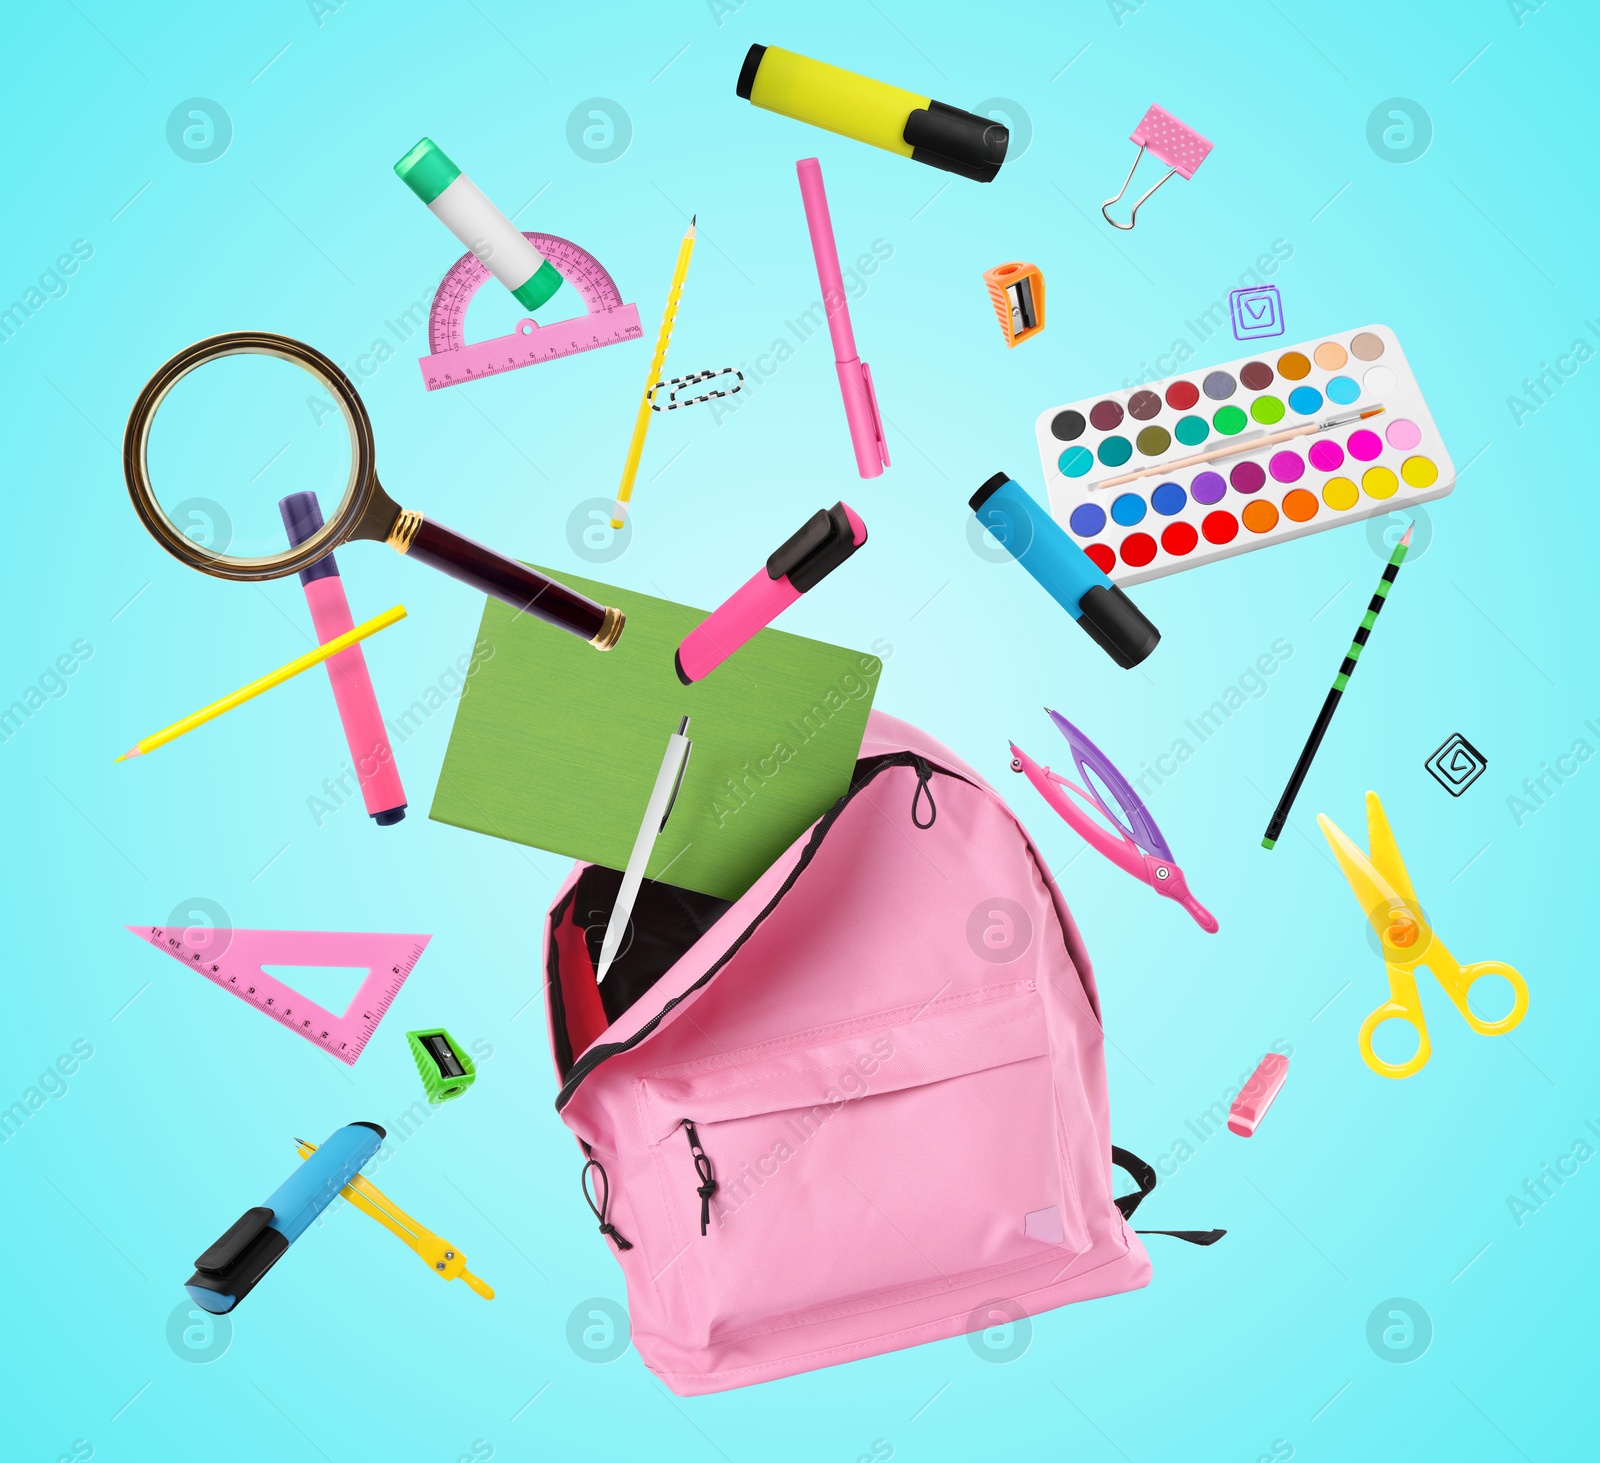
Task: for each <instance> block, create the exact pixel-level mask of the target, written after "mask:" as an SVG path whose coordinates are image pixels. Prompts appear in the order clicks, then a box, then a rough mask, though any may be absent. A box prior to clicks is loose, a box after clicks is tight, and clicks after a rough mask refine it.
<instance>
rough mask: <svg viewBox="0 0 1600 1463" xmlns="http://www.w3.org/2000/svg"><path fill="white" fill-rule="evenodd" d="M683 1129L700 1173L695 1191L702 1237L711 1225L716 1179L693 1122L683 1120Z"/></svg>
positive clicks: (695, 1165) (696, 1170) (695, 1166)
mask: <svg viewBox="0 0 1600 1463" xmlns="http://www.w3.org/2000/svg"><path fill="white" fill-rule="evenodd" d="M683 1131H684V1132H685V1133H687V1134H688V1135H689V1151H690V1152H691V1153H692V1154H694V1171H695V1172H696V1173H697V1174H699V1175H700V1187H699V1188H698V1189H696V1190H695V1193H697V1194H698V1195H699V1196H700V1234H701V1236H702V1237H703V1236H704V1235H705V1233H706V1231H707V1230H708V1229H709V1228H710V1227H711V1196H712V1195H713V1194H714V1193H716V1192H717V1181H716V1179H714V1178H713V1177H712V1176H711V1160H710V1159H709V1158H707V1157H706V1150H705V1149H704V1148H702V1147H701V1146H700V1135H699V1134H698V1133H697V1132H695V1130H694V1124H693V1123H692V1122H690V1120H689V1119H688V1118H685V1119H684V1120H683Z"/></svg>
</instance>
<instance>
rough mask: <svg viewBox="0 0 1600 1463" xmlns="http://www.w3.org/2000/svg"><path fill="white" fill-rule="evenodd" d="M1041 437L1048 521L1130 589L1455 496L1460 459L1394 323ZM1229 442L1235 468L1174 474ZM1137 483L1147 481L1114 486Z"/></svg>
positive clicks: (1132, 396) (1178, 383)
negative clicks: (1331, 422) (1329, 423)
mask: <svg viewBox="0 0 1600 1463" xmlns="http://www.w3.org/2000/svg"><path fill="white" fill-rule="evenodd" d="M1379 406H1381V407H1382V408H1383V410H1382V412H1381V413H1379V414H1377V415H1374V416H1372V417H1369V418H1366V419H1364V420H1360V421H1357V420H1349V421H1345V422H1343V423H1342V424H1341V425H1340V426H1338V427H1335V428H1331V429H1324V430H1319V428H1320V424H1321V423H1322V422H1324V421H1326V420H1327V419H1329V418H1330V417H1335V418H1342V417H1348V416H1350V414H1351V413H1353V412H1360V411H1363V410H1369V409H1372V408H1376V407H1379ZM1307 427H1309V428H1311V429H1312V430H1311V431H1309V432H1307V431H1302V432H1301V434H1300V435H1298V436H1295V437H1291V438H1288V439H1286V440H1282V441H1278V442H1272V441H1270V440H1268V439H1270V438H1272V437H1274V436H1277V435H1279V434H1281V433H1283V432H1286V431H1290V430H1292V429H1295V428H1307ZM1035 436H1036V438H1037V440H1038V443H1039V454H1040V457H1041V459H1042V461H1043V463H1044V469H1045V481H1046V486H1047V488H1048V490H1049V493H1050V507H1051V512H1052V513H1053V514H1054V516H1055V518H1056V520H1057V522H1059V523H1062V524H1064V525H1065V526H1066V528H1067V529H1068V531H1069V532H1070V534H1071V535H1072V538H1073V541H1074V542H1075V543H1077V544H1079V545H1080V546H1081V547H1082V548H1083V550H1084V552H1085V553H1087V554H1088V555H1089V556H1090V557H1091V558H1092V559H1093V560H1094V561H1095V563H1096V564H1099V565H1100V566H1101V567H1102V568H1103V569H1104V571H1105V572H1106V574H1108V575H1109V576H1110V577H1111V579H1112V580H1113V581H1114V582H1115V583H1117V584H1120V585H1129V584H1138V583H1140V582H1142V581H1143V580H1146V579H1154V578H1157V577H1159V576H1160V575H1163V574H1171V573H1174V572H1176V571H1177V570H1179V569H1187V568H1189V567H1190V566H1191V565H1194V564H1206V563H1211V562H1213V561H1214V560H1217V559H1221V558H1226V557H1228V556H1229V555H1231V554H1239V553H1244V552H1245V551H1246V550H1249V549H1255V548H1261V547H1263V546H1265V545H1267V544H1272V543H1280V542H1282V541H1283V540H1285V539H1289V538H1298V537H1299V536H1301V535H1302V534H1307V533H1316V532H1318V531H1319V530H1321V529H1324V528H1334V527H1337V526H1338V525H1339V524H1341V523H1349V522H1353V521H1355V520H1358V519H1363V518H1371V517H1374V516H1376V515H1379V514H1387V513H1392V512H1396V511H1402V510H1404V509H1405V508H1406V507H1407V505H1409V504H1411V503H1419V502H1425V501H1428V500H1430V499H1433V498H1439V497H1443V496H1444V495H1445V494H1446V493H1448V492H1450V490H1451V489H1452V488H1454V487H1455V477H1456V474H1455V467H1454V464H1453V463H1452V462H1451V460H1450V454H1449V453H1448V451H1446V449H1445V445H1444V442H1443V441H1442V439H1441V438H1440V435H1439V429H1438V427H1437V426H1436V425H1435V424H1434V420H1433V416H1432V414H1431V413H1430V412H1429V410H1428V404H1427V402H1426V401H1425V400H1424V399H1423V396H1422V392H1421V390H1420V389H1419V388H1418V386H1417V382H1416V378H1415V377H1414V376H1413V375H1412V372H1411V367H1410V365H1409V363H1408V362H1407V360H1406V356H1405V352H1404V351H1403V350H1402V349H1401V347H1400V342H1399V341H1398V340H1397V339H1396V337H1395V334H1394V332H1393V331H1392V330H1391V329H1389V327H1388V326H1385V325H1368V326H1364V327H1361V328H1359V329H1356V330H1349V331H1339V332H1336V333H1334V334H1332V335H1326V336H1320V337H1318V338H1317V339H1315V340H1308V341H1304V342H1302V343H1300V344H1298V345H1291V346H1286V347H1284V348H1283V349H1282V350H1281V351H1278V352H1277V353H1275V354H1272V355H1266V356H1262V355H1256V356H1245V357H1241V358H1240V359H1239V360H1237V361H1225V362H1222V363H1221V364H1218V365H1215V366H1211V367H1202V368H1200V369H1197V370H1192V371H1189V372H1187V373H1186V374H1184V375H1182V376H1173V377H1169V378H1167V379H1164V380H1160V381H1148V382H1141V383H1139V384H1138V385H1136V386H1131V387H1124V388H1122V389H1119V390H1116V391H1107V392H1105V393H1103V394H1101V395H1099V396H1094V397H1090V398H1088V399H1087V400H1084V401H1076V402H1066V403H1063V404H1062V405H1060V406H1056V407H1052V408H1050V409H1049V410H1048V411H1046V412H1043V413H1041V415H1040V416H1039V418H1038V420H1037V424H1036V427H1035ZM1230 443H1232V444H1233V446H1234V448H1235V450H1234V451H1232V452H1230V453H1228V455H1226V456H1223V457H1220V458H1215V459H1212V460H1209V461H1205V462H1200V463H1191V464H1189V465H1188V466H1184V467H1177V466H1174V465H1173V464H1175V463H1178V462H1180V461H1185V460H1186V459H1189V458H1191V457H1194V456H1196V455H1198V454H1204V453H1207V452H1212V451H1216V450H1218V449H1224V450H1225V449H1227V448H1228V446H1229V444H1230ZM1263 444H1265V445H1263ZM1131 473H1138V474H1139V476H1137V477H1133V478H1131V479H1129V480H1128V481H1126V482H1121V483H1117V482H1115V481H1114V480H1115V479H1118V478H1126V477H1128V475H1129V474H1131ZM1108 482H1110V483H1111V485H1110V486H1107V483H1108Z"/></svg>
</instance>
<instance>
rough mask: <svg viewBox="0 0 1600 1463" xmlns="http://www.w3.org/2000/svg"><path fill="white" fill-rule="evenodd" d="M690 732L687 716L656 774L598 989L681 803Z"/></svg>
mask: <svg viewBox="0 0 1600 1463" xmlns="http://www.w3.org/2000/svg"><path fill="white" fill-rule="evenodd" d="M688 731H689V718H688V717H687V716H686V717H684V718H683V720H682V721H680V722H679V723H678V729H677V731H675V732H673V733H672V735H671V736H670V737H668V738H667V753H666V756H664V757H663V758H662V759H661V770H660V771H659V772H658V773H656V785H655V786H654V787H653V788H651V789H650V801H649V802H648V803H646V804H645V810H644V822H642V823H641V824H640V825H639V836H638V837H637V838H635V839H634V840H633V852H632V853H630V854H629V855H628V867H627V868H626V869H624V870H623V871H622V884H621V887H620V888H618V890H617V902H616V903H615V904H613V905H612V906H611V918H610V919H609V920H608V921H607V922H606V937H605V939H604V940H602V941H601V942H600V966H599V969H598V970H597V971H596V972H595V978H594V982H595V984H596V985H599V984H600V982H601V981H603V980H604V979H605V978H606V972H607V971H608V970H609V969H610V968H611V962H612V961H613V960H615V959H616V958H617V949H618V947H619V946H620V945H621V944H622V937H623V935H624V934H626V933H627V929H628V921H629V919H631V918H632V916H633V902H634V900H636V899H637V898H638V897H639V885H640V884H642V883H643V882H644V866H645V865H646V864H647V863H649V862H650V853H651V850H652V849H654V848H655V846H656V838H657V837H658V836H659V835H660V833H661V830H662V829H663V828H665V827H666V826H667V819H668V818H670V817H671V816H672V805H673V804H674V803H675V802H676V801H677V800H678V789H679V788H680V787H682V786H683V774H684V772H685V771H686V770H687V768H688V766H689V753H690V752H691V751H693V750H694V743H693V742H692V741H690V740H689V737H688Z"/></svg>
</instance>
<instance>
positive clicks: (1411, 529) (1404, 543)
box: [1400, 519, 1417, 549]
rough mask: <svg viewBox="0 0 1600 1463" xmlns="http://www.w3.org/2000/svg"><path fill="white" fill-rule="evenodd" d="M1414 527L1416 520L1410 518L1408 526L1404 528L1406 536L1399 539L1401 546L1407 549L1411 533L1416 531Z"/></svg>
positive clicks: (1409, 544)
mask: <svg viewBox="0 0 1600 1463" xmlns="http://www.w3.org/2000/svg"><path fill="white" fill-rule="evenodd" d="M1416 527H1417V523H1416V520H1415V519H1412V521H1411V524H1410V526H1409V527H1408V528H1407V529H1406V536H1405V537H1404V538H1403V539H1401V540H1400V547H1401V548H1403V549H1409V548H1410V547H1411V535H1412V533H1414V532H1415V531H1416Z"/></svg>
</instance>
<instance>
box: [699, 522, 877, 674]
mask: <svg viewBox="0 0 1600 1463" xmlns="http://www.w3.org/2000/svg"><path fill="white" fill-rule="evenodd" d="M860 547H861V545H860V544H858V543H856V541H855V535H854V533H853V532H852V530H851V527H850V519H849V517H848V516H847V515H846V513H845V511H844V504H843V503H835V504H834V505H833V507H831V508H819V509H817V511H816V512H815V513H813V514H812V515H811V517H810V518H808V519H806V521H805V523H804V524H803V525H802V526H801V527H800V529H799V530H798V531H797V532H795V533H793V534H791V535H790V536H789V537H788V538H787V539H785V540H784V542H783V543H781V544H780V545H779V546H778V547H777V548H776V549H774V550H773V551H772V553H771V554H770V555H768V557H767V577H768V578H769V579H782V578H784V576H785V575H787V576H788V579H789V583H790V584H792V585H793V586H794V587H795V588H796V589H797V590H799V591H800V593H801V594H805V593H807V592H808V591H810V590H813V589H815V588H816V587H817V585H819V584H821V583H822V581H823V580H824V579H826V578H827V577H828V575H830V574H831V573H833V571H834V570H835V569H837V568H838V567H839V565H841V564H842V563H844V561H845V560H846V559H848V558H849V557H850V556H851V555H852V554H853V553H855V551H856V550H857V549H858V548H860ZM686 684H687V683H686Z"/></svg>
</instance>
